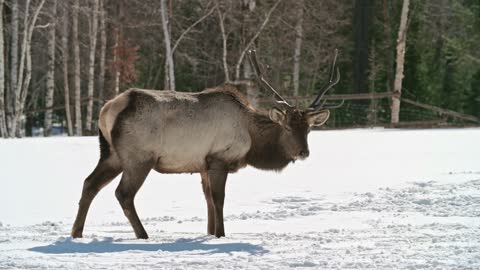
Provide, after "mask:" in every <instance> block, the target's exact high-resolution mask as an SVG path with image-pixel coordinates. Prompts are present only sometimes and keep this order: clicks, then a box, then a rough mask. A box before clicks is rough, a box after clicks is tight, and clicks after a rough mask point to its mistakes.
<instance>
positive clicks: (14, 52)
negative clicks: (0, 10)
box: [6, 0, 19, 137]
mask: <svg viewBox="0 0 480 270" xmlns="http://www.w3.org/2000/svg"><path fill="white" fill-rule="evenodd" d="M11 12H12V14H11V22H10V29H11V33H12V34H11V35H12V36H11V45H10V82H9V89H8V92H7V118H6V120H7V128H8V134H9V137H14V136H15V129H13V128H14V127H13V122H14V118H15V100H16V95H17V76H18V38H19V36H18V0H12V3H11ZM12 129H13V130H12Z"/></svg>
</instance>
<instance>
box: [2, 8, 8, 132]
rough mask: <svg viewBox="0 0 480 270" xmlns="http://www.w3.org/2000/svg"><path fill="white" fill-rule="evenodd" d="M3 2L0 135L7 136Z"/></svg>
mask: <svg viewBox="0 0 480 270" xmlns="http://www.w3.org/2000/svg"><path fill="white" fill-rule="evenodd" d="M3 2H4V0H0V136H2V137H4V138H7V137H8V131H7V125H6V121H7V119H6V118H5V99H4V97H5V58H4V57H5V48H4V46H3V42H4V36H3Z"/></svg>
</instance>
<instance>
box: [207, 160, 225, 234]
mask: <svg viewBox="0 0 480 270" xmlns="http://www.w3.org/2000/svg"><path fill="white" fill-rule="evenodd" d="M227 175H228V166H227V165H226V164H225V162H223V161H221V160H217V159H209V160H208V180H209V183H210V192H211V197H212V201H213V212H214V216H215V236H216V237H222V236H225V229H224V227H223V204H224V201H225V184H226V182H227Z"/></svg>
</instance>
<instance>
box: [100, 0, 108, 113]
mask: <svg viewBox="0 0 480 270" xmlns="http://www.w3.org/2000/svg"><path fill="white" fill-rule="evenodd" d="M104 1H105V0H100V7H99V9H100V11H99V12H100V14H99V15H100V56H99V57H100V59H99V67H98V68H99V69H100V70H99V75H98V98H99V99H100V102H98V111H99V112H100V108H101V106H102V105H103V99H104V96H105V89H104V88H105V59H106V56H107V33H106V23H105V16H106V14H105V7H104Z"/></svg>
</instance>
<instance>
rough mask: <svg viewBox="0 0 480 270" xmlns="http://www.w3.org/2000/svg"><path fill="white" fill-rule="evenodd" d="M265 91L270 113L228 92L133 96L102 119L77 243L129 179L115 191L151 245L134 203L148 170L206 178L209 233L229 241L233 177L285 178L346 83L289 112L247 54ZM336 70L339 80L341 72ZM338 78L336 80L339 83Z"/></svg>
mask: <svg viewBox="0 0 480 270" xmlns="http://www.w3.org/2000/svg"><path fill="white" fill-rule="evenodd" d="M247 55H248V56H249V59H250V63H251V65H252V67H253V69H254V71H255V73H256V76H257V79H258V81H259V83H260V84H261V85H262V86H264V87H266V88H267V89H269V90H271V91H272V92H273V94H274V97H275V101H276V106H274V107H273V108H271V109H270V110H269V111H268V112H263V111H260V110H257V109H254V108H253V107H252V106H250V105H249V103H248V102H247V100H246V98H245V96H244V95H243V94H241V93H240V92H239V91H238V90H237V88H236V87H234V86H230V85H224V86H219V87H216V88H213V89H206V90H204V91H202V92H198V93H180V92H174V91H155V90H143V89H129V90H127V91H126V92H124V93H122V94H120V95H119V96H117V97H115V98H114V99H112V100H110V101H109V102H107V103H106V104H105V105H104V106H103V108H102V109H101V111H100V116H99V129H100V131H99V140H100V160H99V161H98V164H97V166H96V168H95V169H94V170H93V172H92V173H91V174H90V175H89V176H88V177H87V178H86V180H85V182H84V184H83V190H82V195H81V199H80V202H79V209H78V213H77V217H76V219H75V222H74V225H73V228H72V233H71V235H72V237H74V238H78V237H82V233H83V228H84V224H85V219H86V216H87V212H88V209H89V207H90V204H91V203H92V200H93V199H94V197H95V196H96V195H97V193H98V192H99V191H100V190H101V189H102V188H103V187H104V186H106V185H107V184H108V183H110V182H111V181H112V180H113V179H114V178H115V177H116V176H117V175H119V174H120V173H122V172H123V174H122V177H121V180H120V183H119V185H118V187H117V189H116V191H115V196H116V197H117V199H118V201H119V202H120V205H121V207H122V209H123V212H124V214H125V216H126V217H127V219H128V220H129V222H130V224H131V225H132V227H133V230H134V232H135V235H136V237H137V238H142V239H147V238H148V235H147V232H146V231H145V229H144V227H143V225H142V223H141V221H140V219H139V217H138V215H137V212H136V210H135V206H134V198H135V194H136V193H137V191H138V190H139V189H140V187H141V186H142V184H143V182H144V181H145V178H146V177H147V175H148V173H149V172H150V170H152V169H154V170H156V171H157V172H160V173H200V175H201V180H202V187H203V192H204V195H205V199H206V202H207V208H208V226H207V232H208V234H210V235H215V236H216V237H222V236H225V231H224V224H223V206H224V199H225V184H226V180H227V175H228V174H229V173H233V172H236V171H237V170H238V169H240V168H243V167H245V166H246V165H250V166H253V167H255V168H259V169H264V170H277V171H280V170H282V169H283V168H284V167H286V166H287V165H288V164H289V163H290V162H293V161H295V160H297V159H305V158H307V157H308V156H309V149H308V143H307V136H308V133H309V131H310V129H311V128H312V127H314V126H320V125H323V124H324V123H325V122H326V121H327V119H328V118H329V116H330V111H329V109H331V108H336V107H338V106H333V105H328V104H325V101H324V100H323V101H322V98H323V96H324V94H325V93H326V92H327V91H328V90H329V89H331V88H333V86H335V85H336V84H337V83H338V82H339V80H340V72H339V70H338V68H337V69H335V61H336V57H337V51H335V56H334V58H333V61H332V63H331V66H330V77H329V81H328V83H327V84H326V85H325V86H324V87H322V88H321V90H320V91H319V93H318V95H317V97H316V98H315V100H314V101H313V102H312V103H311V105H310V106H309V107H308V108H307V109H305V110H300V109H298V108H296V107H294V106H292V105H290V104H289V103H288V102H287V101H286V100H285V99H284V98H282V97H281V96H280V94H279V93H278V92H277V91H276V90H275V89H274V88H273V87H272V86H271V85H270V83H268V82H267V81H266V80H265V78H264V77H263V76H262V73H261V70H260V67H259V65H258V62H257V58H256V53H255V51H254V50H250V51H249V52H248V54H247ZM335 70H336V72H335ZM334 73H335V74H336V76H334Z"/></svg>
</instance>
